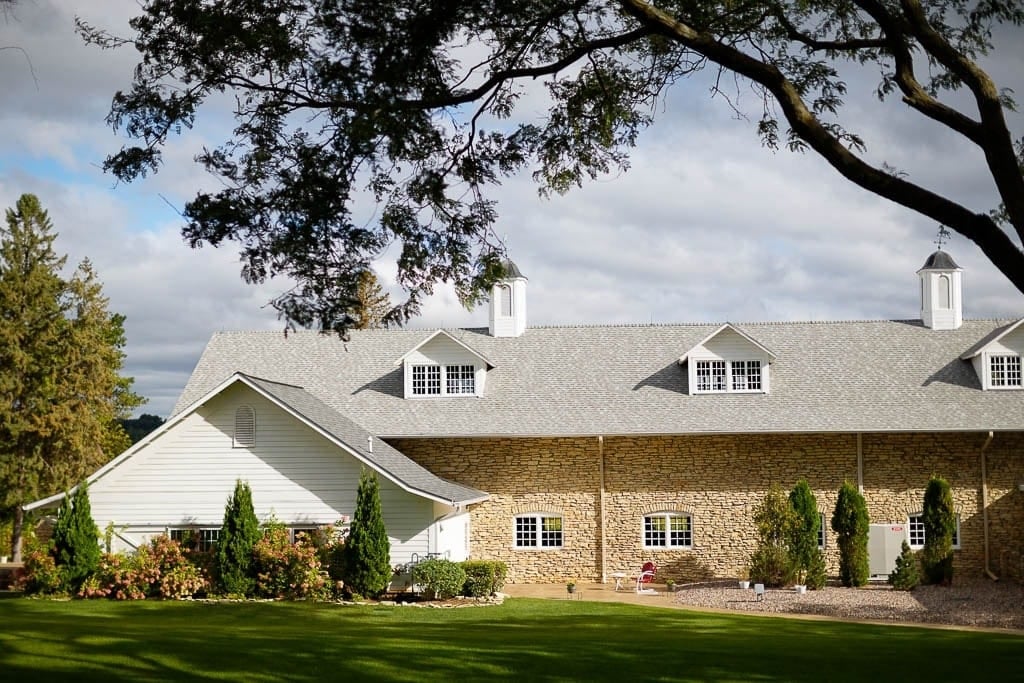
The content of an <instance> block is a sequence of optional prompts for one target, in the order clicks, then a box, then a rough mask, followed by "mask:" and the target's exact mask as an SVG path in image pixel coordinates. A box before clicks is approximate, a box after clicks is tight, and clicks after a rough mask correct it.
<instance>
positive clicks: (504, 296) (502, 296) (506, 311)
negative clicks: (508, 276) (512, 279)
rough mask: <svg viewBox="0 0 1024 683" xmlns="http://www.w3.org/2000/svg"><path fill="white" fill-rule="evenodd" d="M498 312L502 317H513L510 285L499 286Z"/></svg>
mask: <svg viewBox="0 0 1024 683" xmlns="http://www.w3.org/2000/svg"><path fill="white" fill-rule="evenodd" d="M498 299H499V300H500V301H498V310H499V311H500V312H501V315H503V316H505V317H509V316H511V315H512V288H511V287H509V286H508V285H498Z"/></svg>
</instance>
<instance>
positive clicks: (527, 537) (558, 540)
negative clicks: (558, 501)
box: [512, 512, 565, 550]
mask: <svg viewBox="0 0 1024 683" xmlns="http://www.w3.org/2000/svg"><path fill="white" fill-rule="evenodd" d="M555 522H557V526H558V528H557V529H554V528H547V529H546V528H545V526H548V525H550V526H555ZM512 547H513V548H515V549H516V550H561V549H562V548H564V547H565V518H564V517H563V516H562V515H560V514H558V513H556V512H528V513H523V514H519V515H516V516H515V517H514V518H513V520H512Z"/></svg>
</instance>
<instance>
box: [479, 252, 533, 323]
mask: <svg viewBox="0 0 1024 683" xmlns="http://www.w3.org/2000/svg"><path fill="white" fill-rule="evenodd" d="M502 265H503V266H504V267H505V277H503V278H502V279H501V280H499V281H498V282H496V283H495V284H494V287H493V288H492V289H491V314H490V320H489V322H488V324H487V330H488V332H490V334H491V336H492V337H519V336H521V335H522V334H523V332H525V331H526V276H525V275H523V274H522V272H520V270H519V268H518V267H517V266H516V264H514V263H512V262H511V261H509V260H507V259H506V260H505V262H504V263H503V264H502Z"/></svg>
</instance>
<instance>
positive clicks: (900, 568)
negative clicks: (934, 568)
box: [889, 541, 921, 591]
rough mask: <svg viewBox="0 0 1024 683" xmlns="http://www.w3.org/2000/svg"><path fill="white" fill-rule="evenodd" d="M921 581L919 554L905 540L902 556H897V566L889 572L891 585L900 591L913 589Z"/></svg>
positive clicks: (901, 550)
mask: <svg viewBox="0 0 1024 683" xmlns="http://www.w3.org/2000/svg"><path fill="white" fill-rule="evenodd" d="M920 583H921V572H920V570H919V569H918V559H917V555H916V554H915V553H914V551H913V550H911V549H910V544H909V543H907V542H906V541H903V546H902V547H901V549H900V556H899V557H897V558H896V568H895V569H894V570H893V572H892V573H891V574H889V585H890V586H892V587H893V588H895V589H896V590H898V591H912V590H914V589H915V588H917V587H918V585H920Z"/></svg>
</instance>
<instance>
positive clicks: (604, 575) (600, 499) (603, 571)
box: [597, 435, 608, 583]
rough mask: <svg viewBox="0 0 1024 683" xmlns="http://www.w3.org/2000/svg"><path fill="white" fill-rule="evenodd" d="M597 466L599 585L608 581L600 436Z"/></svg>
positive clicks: (602, 460)
mask: <svg viewBox="0 0 1024 683" xmlns="http://www.w3.org/2000/svg"><path fill="white" fill-rule="evenodd" d="M597 466H598V473H599V474H600V478H601V490H600V491H599V494H598V507H599V508H600V511H599V512H598V514H599V515H600V518H601V519H600V521H601V583H604V582H605V581H607V580H608V572H607V571H606V569H607V565H606V562H607V559H606V557H605V549H606V545H607V544H606V542H605V535H604V534H605V524H604V437H603V436H601V435H598V437H597Z"/></svg>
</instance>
